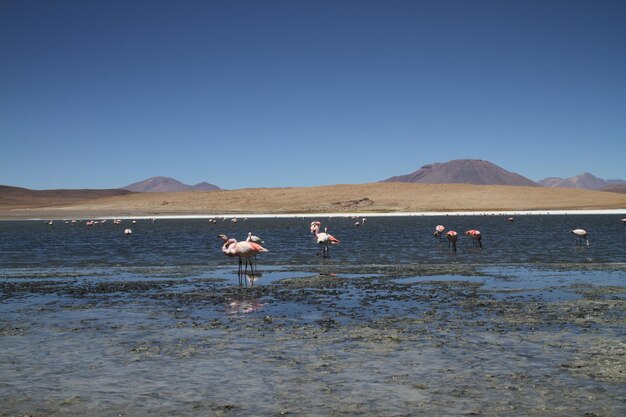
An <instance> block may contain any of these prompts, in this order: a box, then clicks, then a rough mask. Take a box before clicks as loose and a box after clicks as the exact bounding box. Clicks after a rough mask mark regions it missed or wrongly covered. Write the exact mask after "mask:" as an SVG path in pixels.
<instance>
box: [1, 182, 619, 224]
mask: <svg viewBox="0 0 626 417" xmlns="http://www.w3.org/2000/svg"><path fill="white" fill-rule="evenodd" d="M71 197H72V198H66V199H65V200H64V198H65V197H64V196H63V195H60V196H56V197H55V198H47V197H46V198H43V199H40V198H38V197H37V196H29V195H26V196H15V195H13V196H11V195H5V196H4V200H3V199H2V195H0V219H2V220H12V219H15V220H22V219H61V220H62V219H89V218H91V219H94V218H96V219H97V218H102V219H113V218H210V217H249V218H253V217H276V218H279V217H298V216H301V217H319V216H337V217H341V216H366V217H367V216H369V217H375V216H450V215H459V216H461V215H516V214H626V194H619V193H610V192H602V191H589V190H578V189H566V188H560V189H558V188H545V187H520V186H497V185H489V186H480V185H468V184H408V183H370V184H354V185H351V184H340V185H332V186H319V187H300V188H249V189H240V190H221V191H206V192H201V191H197V192H193V191H189V192H186V191H183V192H168V193H133V194H129V195H123V196H112V197H103V198H86V199H85V200H83V201H76V199H75V198H76V196H74V195H72V196H71ZM86 197H89V196H86Z"/></svg>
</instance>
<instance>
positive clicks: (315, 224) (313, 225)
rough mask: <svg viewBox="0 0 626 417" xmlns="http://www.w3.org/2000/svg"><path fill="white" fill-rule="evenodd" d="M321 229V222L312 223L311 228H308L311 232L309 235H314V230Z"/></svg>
mask: <svg viewBox="0 0 626 417" xmlns="http://www.w3.org/2000/svg"><path fill="white" fill-rule="evenodd" d="M320 227H322V222H320V221H312V222H311V227H310V228H309V230H310V231H311V233H315V229H318V230H319V228H320Z"/></svg>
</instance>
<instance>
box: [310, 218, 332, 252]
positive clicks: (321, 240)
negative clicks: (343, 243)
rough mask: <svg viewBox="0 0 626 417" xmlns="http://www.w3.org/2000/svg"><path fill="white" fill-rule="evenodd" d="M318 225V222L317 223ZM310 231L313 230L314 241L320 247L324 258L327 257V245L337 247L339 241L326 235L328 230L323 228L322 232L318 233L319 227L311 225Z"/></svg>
mask: <svg viewBox="0 0 626 417" xmlns="http://www.w3.org/2000/svg"><path fill="white" fill-rule="evenodd" d="M317 223H319V222H317ZM311 229H312V230H313V233H315V240H316V241H317V244H318V245H321V246H322V254H323V257H324V258H327V257H328V246H329V245H337V244H339V240H338V239H337V238H335V237H334V236H333V235H331V234H329V233H328V228H326V227H325V228H324V231H323V232H320V230H319V229H320V226H319V225H318V224H316V225H315V227H314V226H313V225H311ZM318 255H319V253H318Z"/></svg>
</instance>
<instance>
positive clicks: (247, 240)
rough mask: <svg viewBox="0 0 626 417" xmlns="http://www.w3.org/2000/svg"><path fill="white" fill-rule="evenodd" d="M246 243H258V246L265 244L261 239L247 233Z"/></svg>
mask: <svg viewBox="0 0 626 417" xmlns="http://www.w3.org/2000/svg"><path fill="white" fill-rule="evenodd" d="M246 242H254V243H258V244H259V245H260V244H261V243H265V242H263V239H261V238H260V237H258V236H254V235H253V234H252V232H248V238H247V239H246Z"/></svg>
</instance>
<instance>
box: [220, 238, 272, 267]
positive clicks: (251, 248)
mask: <svg viewBox="0 0 626 417" xmlns="http://www.w3.org/2000/svg"><path fill="white" fill-rule="evenodd" d="M218 238H220V239H222V241H223V242H224V245H223V246H222V252H224V253H225V254H226V255H227V256H231V257H233V256H236V257H238V258H239V270H238V271H237V275H239V276H241V275H242V271H241V269H242V259H245V272H243V273H244V274H247V273H248V264H250V269H251V270H252V272H254V265H253V264H252V259H251V258H252V257H253V256H256V255H257V254H258V253H261V252H269V251H268V250H267V249H265V248H264V247H263V246H261V245H259V244H258V243H254V242H247V241H244V242H237V241H236V240H235V239H229V238H228V236H226V235H219V236H218Z"/></svg>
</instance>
